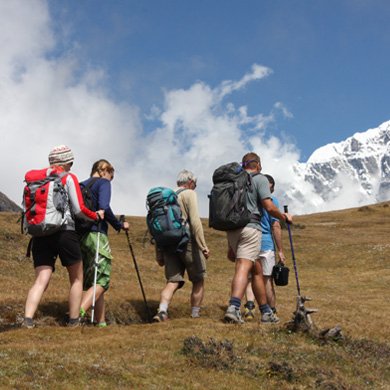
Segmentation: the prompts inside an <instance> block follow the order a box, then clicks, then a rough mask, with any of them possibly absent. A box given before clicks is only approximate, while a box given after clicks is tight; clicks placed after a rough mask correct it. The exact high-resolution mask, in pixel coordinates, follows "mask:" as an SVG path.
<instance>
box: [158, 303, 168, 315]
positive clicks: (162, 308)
mask: <svg viewBox="0 0 390 390" xmlns="http://www.w3.org/2000/svg"><path fill="white" fill-rule="evenodd" d="M158 311H159V312H160V311H165V313H168V303H160V305H159V307H158Z"/></svg>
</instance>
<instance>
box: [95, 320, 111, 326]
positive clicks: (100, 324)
mask: <svg viewBox="0 0 390 390" xmlns="http://www.w3.org/2000/svg"><path fill="white" fill-rule="evenodd" d="M107 326H108V325H107V322H105V321H104V322H98V323H97V324H96V327H97V328H107Z"/></svg>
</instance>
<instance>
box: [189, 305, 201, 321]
mask: <svg viewBox="0 0 390 390" xmlns="http://www.w3.org/2000/svg"><path fill="white" fill-rule="evenodd" d="M191 317H193V318H197V317H200V307H199V306H192V309H191Z"/></svg>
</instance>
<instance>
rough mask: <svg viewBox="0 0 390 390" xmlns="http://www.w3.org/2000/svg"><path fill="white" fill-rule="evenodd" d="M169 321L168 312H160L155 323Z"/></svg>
mask: <svg viewBox="0 0 390 390" xmlns="http://www.w3.org/2000/svg"><path fill="white" fill-rule="evenodd" d="M167 320H169V317H168V313H167V312H166V311H159V312H158V313H157V314H156V315H155V316H154V317H153V322H164V321H167Z"/></svg>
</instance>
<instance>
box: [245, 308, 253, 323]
mask: <svg viewBox="0 0 390 390" xmlns="http://www.w3.org/2000/svg"><path fill="white" fill-rule="evenodd" d="M244 318H245V321H253V320H254V319H255V311H254V310H252V309H248V308H247V307H246V308H245V311H244Z"/></svg>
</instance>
